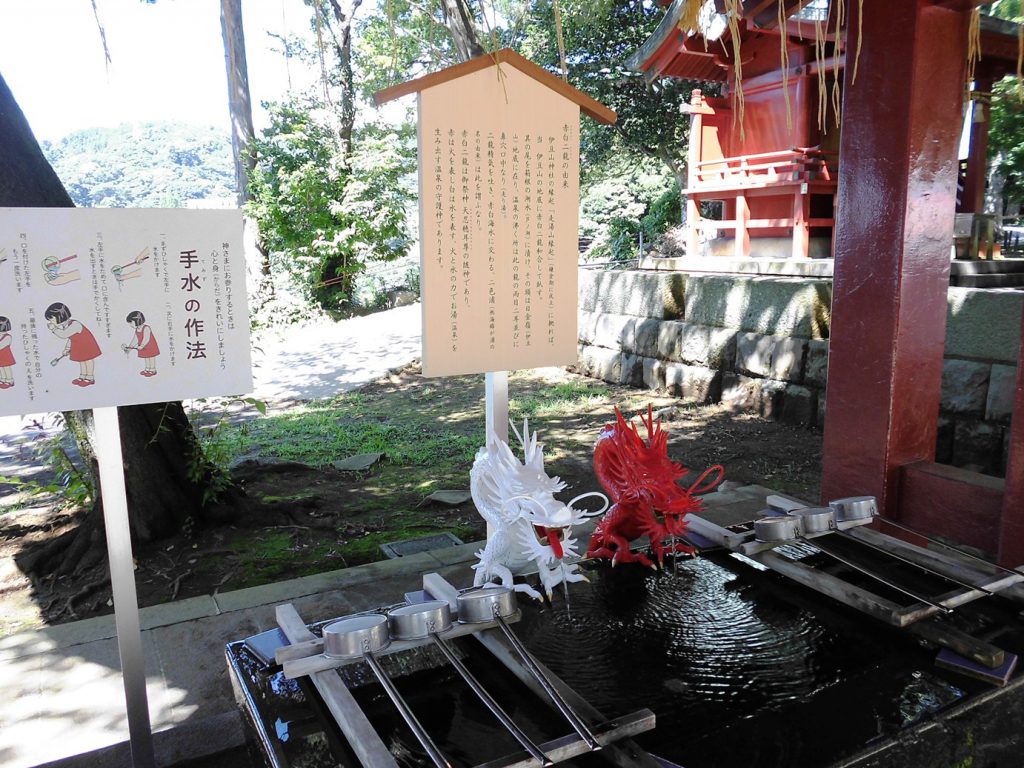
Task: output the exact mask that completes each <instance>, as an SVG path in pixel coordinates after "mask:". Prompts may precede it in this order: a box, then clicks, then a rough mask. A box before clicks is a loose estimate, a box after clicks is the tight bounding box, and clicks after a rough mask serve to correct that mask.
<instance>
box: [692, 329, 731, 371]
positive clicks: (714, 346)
mask: <svg viewBox="0 0 1024 768" xmlns="http://www.w3.org/2000/svg"><path fill="white" fill-rule="evenodd" d="M735 356H736V334H735V332H734V331H732V330H731V329H729V328H713V327H711V326H707V325H693V324H691V323H680V329H679V360H680V361H681V362H684V363H689V364H690V365H702V366H704V367H705V368H714V369H719V368H724V367H728V366H730V365H731V364H732V362H733V360H734V359H735Z"/></svg>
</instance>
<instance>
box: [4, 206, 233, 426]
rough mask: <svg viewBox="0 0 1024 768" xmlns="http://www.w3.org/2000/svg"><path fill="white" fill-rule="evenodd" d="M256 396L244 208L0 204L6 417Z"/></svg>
mask: <svg viewBox="0 0 1024 768" xmlns="http://www.w3.org/2000/svg"><path fill="white" fill-rule="evenodd" d="M250 391H252V369H251V363H250V345H249V314H248V310H247V308H246V299H245V265H244V258H243V252H242V217H241V213H240V212H239V211H237V210H234V211H186V210H144V209H118V210H115V209H87V208H3V209H0V416H6V415H13V414H22V413H37V412H42V411H63V410H81V409H88V408H98V407H106V406H114V405H133V404H139V403H154V402H168V401H175V400H182V399H186V398H197V397H205V396H211V395H233V394H240V393H245V392H250Z"/></svg>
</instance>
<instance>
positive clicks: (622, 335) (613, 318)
mask: <svg viewBox="0 0 1024 768" xmlns="http://www.w3.org/2000/svg"><path fill="white" fill-rule="evenodd" d="M635 325H636V318H635V317H630V316H629V315H606V314H601V315H599V316H598V318H597V324H596V326H595V328H594V345H595V346H598V347H604V348H606V349H615V350H623V349H634V348H635V346H636V342H635V340H634V333H633V332H634V328H635Z"/></svg>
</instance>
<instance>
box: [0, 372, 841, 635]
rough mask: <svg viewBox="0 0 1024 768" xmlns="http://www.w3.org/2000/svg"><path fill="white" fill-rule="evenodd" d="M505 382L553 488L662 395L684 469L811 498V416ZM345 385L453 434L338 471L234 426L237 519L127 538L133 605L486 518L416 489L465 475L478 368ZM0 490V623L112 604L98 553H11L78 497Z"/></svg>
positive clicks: (478, 525) (582, 470)
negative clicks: (717, 468) (54, 570)
mask: <svg viewBox="0 0 1024 768" xmlns="http://www.w3.org/2000/svg"><path fill="white" fill-rule="evenodd" d="M509 391H510V396H511V398H512V402H511V407H510V410H511V414H512V416H513V417H517V416H518V417H519V418H520V419H521V416H522V415H523V414H527V415H530V423H531V428H533V429H537V430H538V431H539V433H540V439H541V442H543V443H544V444H545V446H546V454H545V455H546V458H547V470H548V474H550V475H558V476H560V477H561V478H562V479H563V480H564V481H565V482H566V484H567V488H566V490H565V491H564V493H563V494H562V495H563V497H564V498H565V499H568V498H571V497H572V496H575V495H576V494H579V493H583V492H585V491H591V490H600V486H599V485H598V483H597V481H596V479H595V477H594V474H593V468H592V454H593V445H594V441H595V439H596V437H597V434H598V432H599V431H600V429H601V427H602V426H603V425H604V424H606V423H608V422H609V421H611V420H613V418H614V416H613V414H614V408H615V407H616V406H618V407H620V408H621V409H622V410H623V412H624V413H626V414H627V415H629V414H635V413H636V412H638V411H639V410H641V409H643V410H646V407H647V404H648V403H651V404H652V405H653V408H654V409H655V410H656V411H657V410H661V409H666V410H662V413H663V424H664V426H665V427H666V428H667V429H668V430H669V435H670V439H669V454H670V456H671V457H672V458H673V460H675V461H680V462H682V463H683V464H684V465H685V466H687V467H689V468H691V469H692V470H693V471H694V472H695V473H700V472H702V471H703V470H704V469H705V468H707V467H708V466H710V465H712V464H722V465H724V466H725V469H726V479H727V480H730V481H735V482H737V483H740V484H746V483H755V482H756V483H760V484H763V485H767V486H770V487H773V488H775V489H777V490H779V491H781V492H785V493H789V494H792V495H796V496H799V497H804V498H808V499H812V500H813V499H816V498H817V494H818V487H817V483H818V478H819V474H820V462H821V435H820V433H818V432H815V431H811V430H808V429H805V428H799V427H792V426H787V425H783V424H779V423H776V422H771V421H767V420H765V419H762V418H760V417H757V416H755V415H751V414H747V413H736V412H732V411H730V410H728V409H726V408H724V407H722V406H692V405H683V404H681V403H679V402H678V401H677V400H673V399H671V398H668V397H664V396H657V395H654V394H652V393H649V392H644V391H637V390H633V389H628V388H625V387H618V386H614V385H610V384H605V383H603V382H596V381H594V380H592V379H587V378H584V377H581V376H577V375H576V374H573V373H570V372H567V371H564V370H561V369H542V370H539V371H525V372H517V373H515V374H513V375H512V377H511V378H510V384H509ZM345 397H347V398H348V399H341V398H339V399H338V400H337V401H334V402H332V403H331V404H330V405H329V408H328V413H327V416H328V418H326V419H325V420H324V421H325V423H328V422H329V423H328V427H330V428H332V429H333V428H338V429H349V428H352V429H356V428H359V429H362V428H364V427H373V428H374V429H376V430H378V431H379V430H381V429H382V428H384V427H388V428H393V429H394V430H397V431H398V432H400V433H402V434H403V435H404V436H405V437H406V438H408V437H409V434H410V433H411V434H412V436H413V438H414V442H415V438H416V436H417V435H421V436H422V439H423V440H426V439H427V438H428V437H436V436H437V434H440V433H442V432H443V433H444V435H446V436H447V437H446V440H445V441H443V442H442V443H440V445H442V446H450V450H449V448H447V447H443V448H436V447H431V455H430V456H429V457H427V458H425V459H424V458H422V457H420V458H417V457H416V456H411V457H410V455H406V454H409V451H407V450H406V451H405V453H403V454H402V456H401V457H399V458H396V459H392V458H391V457H390V456H389V455H388V454H389V450H390V449H389V447H388V445H387V444H385V445H384V446H383V447H382V449H381V451H380V452H382V453H383V454H384V456H382V457H381V459H380V460H379V461H378V462H376V463H375V464H373V465H372V466H371V467H369V468H368V469H365V470H363V471H357V472H352V471H342V470H339V469H337V468H335V467H334V466H333V465H332V461H333V458H334V457H332V456H330V455H325V460H324V461H323V462H322V463H313V462H310V461H297V460H294V459H293V458H289V457H288V455H284V456H275V453H279V452H278V451H276V450H275V442H274V441H275V439H276V438H274V437H273V433H270V432H268V433H267V434H268V435H270V436H269V437H266V436H265V437H263V438H262V442H261V443H260V444H259V446H258V447H257V448H254V447H253V443H252V439H253V438H252V433H251V431H250V432H247V430H255V429H257V428H258V427H259V424H258V423H257V422H258V418H257V419H256V421H254V422H252V423H251V424H250V425H249V426H246V425H242V426H241V427H236V428H235V429H236V433H237V435H236V437H237V439H238V440H239V441H242V442H238V443H237V446H236V447H237V450H238V451H242V452H243V453H242V459H243V460H241V461H238V460H237V457H236V461H235V466H234V467H233V469H232V476H233V478H234V480H235V481H236V482H237V483H239V484H240V485H241V486H242V487H243V489H244V490H245V493H246V496H247V499H248V504H249V507H248V508H247V509H246V512H245V514H244V515H243V517H242V519H240V520H239V521H238V522H237V523H236V524H234V525H230V526H224V527H217V528H206V529H198V530H195V531H192V532H191V534H190V535H184V534H183V535H180V536H177V537H175V538H173V539H168V540H164V541H160V542H155V543H150V544H145V545H141V546H138V547H137V548H136V563H137V569H136V582H137V586H138V593H139V602H140V605H142V606H149V605H155V604H159V603H163V602H168V601H172V600H181V599H184V598H187V597H192V596H195V595H203V594H211V593H216V592H218V591H228V590H234V589H240V588H242V587H247V586H253V585H256V584H262V583H268V582H272V581H278V580H284V579H289V578H294V577H297V576H302V575H307V574H310V573H316V572H320V571H327V570H334V569H337V568H343V567H347V566H350V565H357V564H359V563H363V562H368V561H371V560H377V559H382V558H383V557H384V555H383V553H382V552H381V550H380V544H382V543H385V542H389V541H395V540H400V539H403V538H416V537H419V536H424V535H429V534H431V533H439V532H442V531H451V532H452V533H454V534H455V535H457V536H459V537H460V538H462V539H463V540H464V541H469V540H473V539H475V538H480V537H482V535H483V524H482V520H481V519H480V517H479V516H478V515H477V513H476V510H475V508H474V507H473V503H472V501H465V502H463V503H459V504H456V505H454V506H449V505H445V504H441V503H437V502H432V501H426V500H425V499H426V496H428V495H429V494H430V493H431V492H433V491H436V490H441V489H464V490H468V486H469V469H470V467H471V465H472V456H473V452H474V449H475V446H476V445H478V444H479V442H481V440H480V438H482V432H483V380H482V377H481V376H464V377H453V378H447V379H424V378H423V377H422V376H421V375H420V373H419V369H418V367H417V366H415V365H413V366H409V367H406V368H405V369H403V370H400V371H395V372H393V373H392V374H391V375H389V376H386V377H384V378H382V379H379V380H378V381H376V382H373V383H372V384H369V385H367V386H365V387H363V388H362V389H361V390H359V391H358V392H357V393H355V394H354V395H351V396H345ZM299 407H301V406H299ZM290 416H291V412H290V411H283V412H282V411H278V412H276V413H273V412H272V413H271V414H270V415H269V416H268V417H267V418H277V419H283V420H287V419H289V418H290ZM332 424H333V426H332ZM385 434H387V433H386V432H385ZM246 435H248V437H246ZM243 438H245V439H247V440H249V441H250V442H249V443H244V440H243ZM304 439H305V440H307V441H308V442H309V444H310V446H311V447H313V448H316V446H317V444H318V443H317V441H323V444H324V446H326V444H327V442H326V441H327V440H328V438H327V437H318V435H317V433H315V432H314V433H310V435H309V437H308V438H304ZM396 440H397V438H396ZM243 443H244V444H243ZM434 445H435V444H434V443H431V446H434ZM325 451H326V448H325ZM280 453H284V454H287V452H286V451H281V452H280ZM394 453H395V455H396V456H398V454H399V453H402V452H401V451H398V450H397V449H396V450H395V451H394ZM337 458H344V457H343V456H339V457H337ZM4 501H5V500H4V499H2V498H0V605H2V606H3V611H2V614H3V618H2V619H0V636H3V635H6V634H10V633H12V632H15V631H19V630H21V629H27V628H32V627H37V626H40V625H41V624H53V623H61V622H65V621H71V620H76V619H82V618H86V617H89V616H96V615H102V614H105V613H110V612H112V610H113V607H112V603H111V598H110V587H109V583H108V582H107V574H106V568H105V566H104V565H101V566H98V567H94V568H92V569H91V570H89V571H87V572H85V573H80V574H78V575H76V576H74V577H67V578H59V579H46V580H33V579H31V578H30V577H28V576H26V575H25V574H24V573H22V571H21V570H20V569H19V568H18V565H17V558H18V555H19V553H21V552H22V551H24V550H26V549H28V548H31V547H33V546H37V545H38V544H39V543H41V542H45V541H46V540H48V539H49V538H50V537H53V536H56V535H59V534H60V533H61V532H63V531H65V530H67V528H68V526H73V525H76V524H77V520H78V519H79V517H80V514H81V512H80V511H77V510H63V511H61V510H55V509H53V508H51V507H49V506H46V505H43V506H34V507H23V508H20V509H19V508H17V507H12V506H11V505H10V504H9V503H8V504H7V506H6V507H5V506H2V505H3V504H4ZM7 501H8V502H9V501H10V500H9V499H8V500H7ZM32 503H37V504H38V503H39V502H32ZM5 508H6V509H7V510H8V511H6V512H4V509H5Z"/></svg>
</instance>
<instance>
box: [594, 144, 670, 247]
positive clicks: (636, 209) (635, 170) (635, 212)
mask: <svg viewBox="0 0 1024 768" xmlns="http://www.w3.org/2000/svg"><path fill="white" fill-rule="evenodd" d="M602 170H603V171H604V172H605V173H607V174H608V175H607V176H606V177H604V178H597V177H596V175H594V176H592V178H591V183H590V184H589V185H588V186H587V187H586V188H585V189H584V190H583V192H582V194H581V197H580V234H582V235H583V236H585V237H592V238H593V239H594V242H593V245H592V246H591V248H590V250H589V251H588V252H587V259H588V260H589V261H623V260H627V259H633V258H636V256H637V253H638V246H639V239H640V232H641V231H642V232H643V233H644V241H645V242H648V243H650V242H653V241H654V240H655V239H657V237H658V235H660V234H661V233H662V232H664V231H665V230H666V229H668V228H669V227H671V226H672V225H674V224H677V223H678V222H679V216H680V206H681V200H680V194H679V186H678V184H676V183H675V182H674V181H673V179H672V177H671V176H669V175H668V174H666V173H665V172H664V168H662V167H661V166H660V165H659V164H658V163H656V162H654V161H652V160H640V161H634V162H630V161H629V160H624V159H618V160H611V161H609V162H606V163H604V164H603V168H602Z"/></svg>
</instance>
